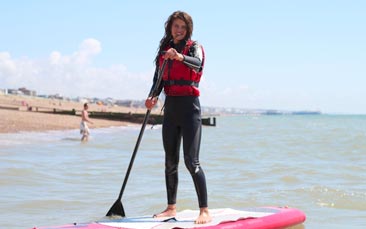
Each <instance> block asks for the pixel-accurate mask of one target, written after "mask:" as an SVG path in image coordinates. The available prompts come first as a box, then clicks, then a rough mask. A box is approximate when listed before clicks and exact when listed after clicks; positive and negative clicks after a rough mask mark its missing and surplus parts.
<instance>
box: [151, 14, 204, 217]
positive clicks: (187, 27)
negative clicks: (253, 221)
mask: <svg viewBox="0 0 366 229" xmlns="http://www.w3.org/2000/svg"><path fill="white" fill-rule="evenodd" d="M192 32H193V21H192V18H191V16H190V15H189V14H187V13H185V12H182V11H176V12H174V13H173V14H172V15H170V16H169V18H168V20H167V21H166V22H165V34H164V37H163V38H162V39H161V40H160V45H159V49H158V55H157V56H156V58H155V63H156V71H155V75H154V84H155V83H156V82H157V81H158V80H157V78H158V75H159V74H158V72H159V67H160V66H162V63H163V62H164V61H165V60H167V61H168V62H167V65H166V67H165V69H164V72H163V78H162V81H161V82H162V83H161V85H159V89H160V90H159V93H160V92H161V91H162V89H163V88H164V92H165V95H166V98H165V104H164V107H165V108H164V121H163V145H164V150H165V181H166V189H167V199H168V206H167V208H166V209H165V210H164V211H163V212H161V213H159V214H156V215H155V217H165V216H175V214H176V195H177V188H178V163H179V149H180V145H181V140H182V139H183V153H184V162H185V165H186V167H187V169H188V170H189V172H190V174H191V176H192V178H193V182H194V186H195V188H196V193H197V197H198V203H199V208H200V214H199V216H198V218H197V219H196V221H195V223H197V224H204V223H207V222H210V221H211V216H210V214H209V211H208V205H207V186H206V179H205V174H204V172H203V170H202V168H201V166H200V162H199V150H200V143H201V129H202V123H201V106H200V102H199V99H198V97H199V95H200V91H199V89H198V84H199V82H200V78H201V76H202V70H203V65H204V51H203V48H202V46H201V45H199V44H198V43H197V42H195V41H192V40H191V36H192ZM152 88H154V85H153V87H152ZM159 93H158V94H157V95H159ZM157 98H158V96H156V97H149V98H147V99H146V101H145V105H146V107H147V108H148V109H152V108H153V107H154V106H155V104H156V103H157Z"/></svg>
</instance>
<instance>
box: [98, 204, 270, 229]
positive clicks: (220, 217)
mask: <svg viewBox="0 0 366 229" xmlns="http://www.w3.org/2000/svg"><path fill="white" fill-rule="evenodd" d="M210 214H211V217H212V221H211V222H210V223H206V224H195V223H194V221H195V220H196V218H197V217H198V215H199V211H198V210H184V211H181V212H178V213H177V215H176V216H175V217H174V218H172V217H167V218H152V217H151V216H146V217H138V218H128V219H123V220H121V221H119V222H117V221H115V222H98V223H99V224H103V225H106V226H112V227H117V228H118V227H123V228H139V229H151V228H154V229H168V228H174V227H178V228H179V227H183V228H193V227H195V228H197V227H208V226H215V225H218V224H220V223H224V222H232V221H237V220H241V219H247V218H258V217H263V216H267V215H271V214H274V213H273V212H270V211H265V210H264V211H260V210H259V209H255V211H241V210H234V209H231V208H221V209H211V210H210Z"/></svg>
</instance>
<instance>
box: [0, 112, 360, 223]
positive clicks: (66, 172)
mask: <svg viewBox="0 0 366 229" xmlns="http://www.w3.org/2000/svg"><path fill="white" fill-rule="evenodd" d="M140 127H141V126H139V125H132V126H126V127H115V128H105V129H92V131H91V137H90V139H89V141H88V142H86V143H82V142H80V135H79V133H78V130H77V129H75V130H67V131H50V132H41V133H35V132H23V133H14V134H0V217H1V222H0V228H7V229H13V228H32V227H35V226H49V225H60V224H66V223H73V222H87V221H92V220H98V219H101V218H103V216H105V214H106V213H107V211H108V210H109V208H110V207H111V206H112V205H113V203H114V202H115V201H116V199H117V197H118V194H119V191H120V189H121V185H122V183H123V180H124V178H125V174H126V170H127V167H128V164H129V162H130V159H131V155H132V152H133V149H134V147H135V144H136V140H137V136H138V134H139V131H140ZM365 153H366V116H362V115H360V116H357V115H314V116H313V115H298V116H296V115H292V116H291V115H278V116H277V115H274V116H232V117H217V126H216V127H208V126H204V127H203V135H202V145H201V151H200V159H201V165H202V168H203V169H204V171H205V174H206V179H207V186H208V197H209V207H210V208H224V207H225V208H226V207H229V208H236V209H243V208H248V207H258V206H289V207H294V208H298V209H300V210H302V211H304V213H305V214H306V215H307V220H306V222H305V223H304V224H303V225H301V226H300V227H296V228H306V229H309V228H310V229H313V228H315V229H318V228H366V155H365ZM181 154H182V152H181ZM179 178H180V180H179V188H178V197H177V199H178V203H177V206H178V210H184V209H197V197H196V194H195V190H194V186H193V183H192V179H191V177H190V176H189V173H188V171H187V169H186V168H185V167H184V162H183V156H181V163H180V167H179ZM122 203H123V206H124V209H125V212H126V215H127V216H139V215H153V214H154V213H158V212H160V211H162V210H163V209H164V208H165V204H166V194H165V181H164V152H163V147H162V140H161V126H154V127H153V128H151V126H147V128H146V130H145V132H144V136H143V139H142V141H141V144H140V147H139V150H138V151H137V155H136V159H135V162H134V164H133V167H132V170H131V174H130V176H129V179H128V182H127V186H126V189H125V191H124V193H123V196H122Z"/></svg>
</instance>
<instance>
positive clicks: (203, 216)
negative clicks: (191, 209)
mask: <svg viewBox="0 0 366 229" xmlns="http://www.w3.org/2000/svg"><path fill="white" fill-rule="evenodd" d="M211 220H212V218H211V216H210V213H209V212H208V208H200V215H199V216H198V218H197V219H196V221H194V223H195V224H205V223H209V222H211Z"/></svg>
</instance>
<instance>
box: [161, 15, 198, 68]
mask: <svg viewBox="0 0 366 229" xmlns="http://www.w3.org/2000/svg"><path fill="white" fill-rule="evenodd" d="M175 19H180V20H182V21H184V22H185V23H186V25H187V34H186V37H185V38H184V40H186V41H187V40H189V39H191V36H192V32H193V20H192V17H191V16H190V15H189V14H187V13H186V12H183V11H175V12H174V13H172V15H170V16H169V18H168V20H167V21H166V22H165V34H164V36H163V38H162V39H161V40H160V44H159V48H158V53H157V55H156V58H155V63H156V64H157V65H158V64H159V55H160V53H161V52H162V51H163V50H164V48H165V47H166V46H167V45H168V44H169V42H170V41H171V40H172V38H173V36H172V25H173V21H174V20H175Z"/></svg>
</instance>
